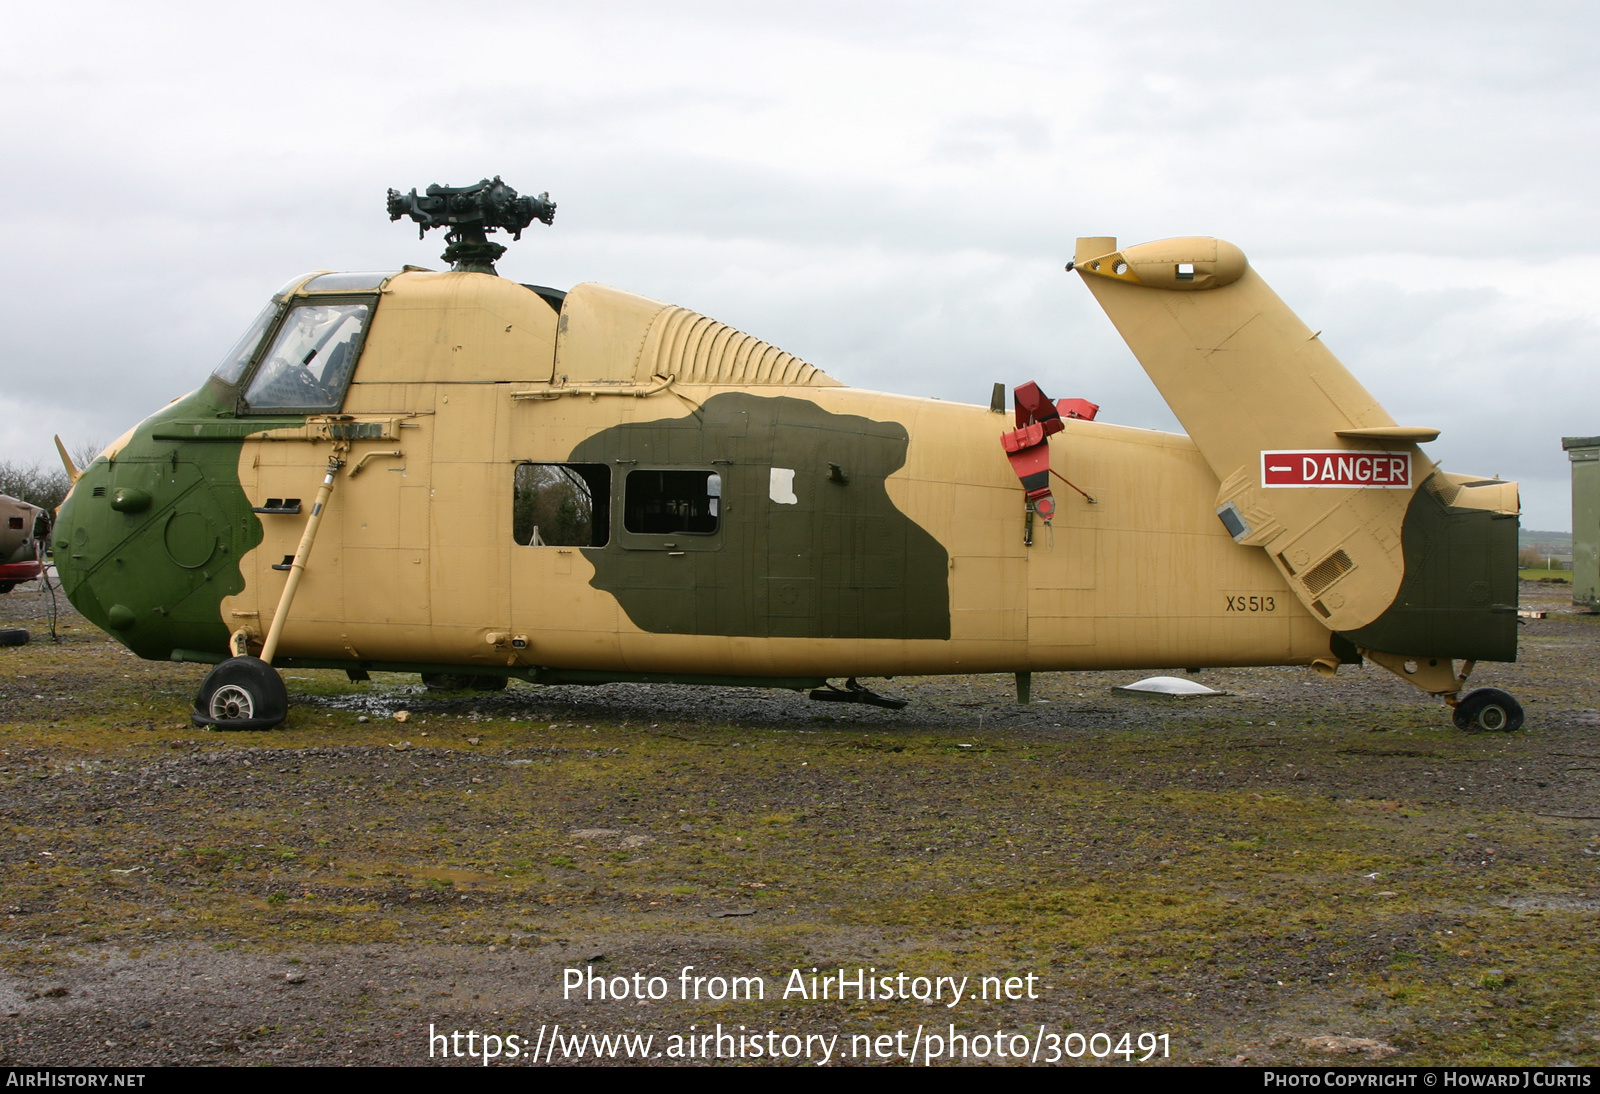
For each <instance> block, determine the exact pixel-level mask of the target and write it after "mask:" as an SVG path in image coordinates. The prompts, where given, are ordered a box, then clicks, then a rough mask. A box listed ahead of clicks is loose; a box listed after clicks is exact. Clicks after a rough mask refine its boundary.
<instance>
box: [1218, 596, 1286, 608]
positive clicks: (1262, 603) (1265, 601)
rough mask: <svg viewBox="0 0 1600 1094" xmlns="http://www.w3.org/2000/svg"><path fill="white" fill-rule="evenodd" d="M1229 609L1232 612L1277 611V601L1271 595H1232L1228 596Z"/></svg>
mask: <svg viewBox="0 0 1600 1094" xmlns="http://www.w3.org/2000/svg"><path fill="white" fill-rule="evenodd" d="M1228 610H1229V611H1230V612H1275V611H1277V610H1278V605H1277V603H1276V602H1275V601H1274V600H1273V598H1272V597H1270V596H1242V595H1241V596H1230V597H1228Z"/></svg>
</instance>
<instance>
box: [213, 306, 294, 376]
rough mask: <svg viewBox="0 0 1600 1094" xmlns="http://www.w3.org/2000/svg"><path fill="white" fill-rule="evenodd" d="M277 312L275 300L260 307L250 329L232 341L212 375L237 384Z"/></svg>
mask: <svg viewBox="0 0 1600 1094" xmlns="http://www.w3.org/2000/svg"><path fill="white" fill-rule="evenodd" d="M277 314H278V305H277V303H276V302H274V303H271V304H268V305H267V306H266V307H264V308H262V309H261V314H260V315H258V316H256V321H255V322H254V323H251V324H250V329H249V330H247V331H245V332H244V337H242V338H240V339H239V341H237V342H236V343H234V346H233V348H232V349H230V350H229V351H228V355H227V356H226V357H224V358H223V359H222V364H220V365H218V366H217V371H216V372H214V373H212V375H213V376H215V377H216V378H217V379H219V380H221V381H222V382H223V383H225V384H237V383H238V382H239V377H241V376H243V375H244V370H245V369H247V368H249V367H250V359H251V358H252V357H254V356H255V355H256V347H257V346H259V345H260V344H261V336H262V335H264V334H266V333H267V328H268V327H270V326H272V320H273V319H274V318H276V317H277Z"/></svg>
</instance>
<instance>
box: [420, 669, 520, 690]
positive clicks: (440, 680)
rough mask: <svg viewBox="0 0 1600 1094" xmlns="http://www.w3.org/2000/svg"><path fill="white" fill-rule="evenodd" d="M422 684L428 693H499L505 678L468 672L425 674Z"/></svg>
mask: <svg viewBox="0 0 1600 1094" xmlns="http://www.w3.org/2000/svg"><path fill="white" fill-rule="evenodd" d="M422 683H423V684H424V686H426V687H427V689H428V690H429V691H501V690H503V689H504V688H505V686H506V678H505V677H504V676H478V675H476V674H474V673H469V672H425V673H423V674H422Z"/></svg>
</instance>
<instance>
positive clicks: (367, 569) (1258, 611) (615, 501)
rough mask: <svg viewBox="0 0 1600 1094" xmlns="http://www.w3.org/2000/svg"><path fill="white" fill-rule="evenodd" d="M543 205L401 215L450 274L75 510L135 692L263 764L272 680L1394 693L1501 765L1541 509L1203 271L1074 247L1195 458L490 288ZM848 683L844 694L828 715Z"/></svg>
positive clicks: (76, 559)
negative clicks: (1477, 739)
mask: <svg viewBox="0 0 1600 1094" xmlns="http://www.w3.org/2000/svg"><path fill="white" fill-rule="evenodd" d="M555 208H556V207H555V204H554V203H553V202H551V201H550V200H549V195H548V194H541V195H539V196H538V197H532V196H526V195H519V194H518V193H517V192H516V191H515V190H514V189H512V188H511V187H510V186H508V185H506V184H505V183H504V182H502V181H501V179H500V178H499V177H496V178H494V179H493V180H489V179H485V180H483V181H481V182H479V183H477V184H475V185H472V186H465V187H445V186H430V187H428V188H427V190H426V191H425V192H424V193H422V194H419V193H418V192H417V191H416V190H412V191H411V192H410V193H408V194H402V193H400V192H398V191H394V190H391V191H389V195H388V213H389V216H390V219H391V220H400V219H404V218H409V219H410V220H411V221H412V222H413V223H415V224H416V225H417V226H418V233H419V236H423V235H425V233H426V232H428V231H429V230H432V229H436V228H442V229H444V230H445V239H446V242H447V247H446V250H445V252H444V255H443V257H444V260H445V261H446V262H448V263H450V267H451V268H450V269H448V270H445V271H439V272H434V271H428V270H424V269H422V268H419V267H413V266H405V267H403V268H401V269H399V270H389V271H378V272H354V273H330V272H320V273H315V274H307V275H304V276H300V277H296V278H294V279H293V280H291V281H290V282H289V283H288V284H286V285H284V286H283V288H282V289H280V290H279V291H278V292H276V293H273V294H272V296H271V297H270V299H269V301H268V302H267V304H266V306H265V307H264V308H263V310H262V311H261V313H260V314H259V315H258V316H257V317H256V319H255V321H254V322H253V323H252V324H251V325H250V327H249V328H248V329H247V330H246V331H245V333H244V334H243V336H241V338H240V339H239V341H238V343H237V344H236V345H235V346H234V347H233V348H232V349H231V350H229V351H228V353H227V354H226V355H225V356H224V358H223V360H222V363H221V364H220V365H218V366H217V368H216V370H215V371H214V372H213V373H212V374H211V375H210V376H209V377H208V378H207V379H206V380H205V381H204V382H203V383H202V384H201V385H200V386H199V387H198V388H197V389H196V390H195V391H193V392H192V393H190V394H189V395H187V396H185V397H183V398H181V399H179V400H177V401H175V402H173V403H172V404H171V405H169V406H167V407H165V408H163V409H162V410H160V411H157V412H156V413H154V414H152V415H151V416H150V417H148V418H146V419H145V420H144V421H142V422H140V423H139V424H138V425H136V426H134V427H133V428H132V429H130V430H129V431H128V432H127V433H126V434H124V435H123V436H122V437H121V438H119V439H118V440H117V441H115V442H114V443H113V444H111V445H110V446H109V447H107V448H106V450H105V451H104V452H103V453H101V454H100V455H99V456H98V457H97V458H96V459H95V460H94V461H93V462H92V464H91V465H90V466H88V467H86V468H83V469H82V470H81V471H80V470H79V469H77V468H76V467H74V466H72V464H71V461H70V460H67V459H66V457H65V456H63V459H64V461H65V462H66V464H67V469H68V473H69V476H70V477H72V478H73V480H74V483H73V488H72V491H71V493H70V495H69V496H68V497H67V499H66V501H65V502H64V503H63V505H62V506H61V509H60V513H59V520H58V522H57V531H56V539H55V542H56V564H57V568H58V570H59V573H60V578H61V583H62V586H63V587H64V589H65V591H66V593H67V595H68V596H69V597H70V598H71V600H72V602H73V604H74V605H76V606H77V608H78V609H79V610H80V611H81V612H82V613H83V614H84V615H85V616H86V617H88V618H89V619H90V620H91V621H93V622H94V623H95V624H96V625H98V626H99V627H101V628H103V629H104V630H106V631H107V633H109V634H110V635H112V636H113V637H115V638H116V639H117V640H118V641H120V642H121V643H123V644H124V645H125V646H127V647H128V648H129V649H130V650H132V651H133V652H135V653H136V654H138V655H139V656H141V657H145V658H151V659H157V660H171V661H180V662H199V663H206V664H211V665H213V666H214V667H213V668H212V669H211V670H210V672H209V674H208V675H207V677H206V678H205V681H204V683H203V684H202V686H201V687H200V690H199V693H198V694H197V696H196V698H195V705H194V711H193V720H194V722H195V724H196V725H201V726H207V727H214V728H217V729H240V730H253V729H266V728H270V727H272V726H275V725H278V724H279V723H281V722H282V721H283V720H284V718H285V716H286V714H287V712H288V709H289V698H288V694H287V691H286V688H285V685H284V683H283V679H282V677H281V676H280V674H279V670H280V669H284V668H291V669H292V668H323V669H344V670H345V671H346V672H347V673H348V674H349V676H350V678H351V679H353V680H360V679H366V678H368V674H369V673H371V672H374V671H384V672H405V673H417V674H420V675H421V676H422V678H423V680H424V682H426V683H429V684H430V685H439V686H475V687H480V688H484V689H493V688H499V687H504V686H505V683H506V681H507V680H508V679H512V678H515V679H519V680H524V681H529V682H533V683H537V684H547V685H556V684H575V685H584V684H600V683H610V682H625V681H637V682H670V683H679V684H686V685H702V686H705V685H717V686H750V687H767V688H786V689H792V690H797V691H808V692H810V694H811V696H812V698H815V699H818V700H824V701H830V702H850V703H866V704H873V705H880V706H889V707H899V706H904V705H905V704H904V703H903V702H902V701H900V700H897V699H893V698H890V697H887V696H884V695H880V694H878V693H877V692H874V691H873V690H871V689H870V688H868V687H866V686H865V685H863V684H862V683H860V680H862V679H864V678H872V677H894V676H904V675H919V674H947V673H1012V674H1015V676H1016V684H1017V695H1018V699H1019V701H1022V702H1027V701H1028V699H1029V692H1030V687H1031V679H1032V674H1033V673H1035V672H1042V671H1059V670H1081V669H1135V668H1153V667H1158V666H1174V665H1176V666H1192V667H1194V668H1195V669H1199V668H1201V667H1222V666H1249V665H1292V666H1304V667H1307V668H1309V669H1311V670H1312V671H1314V672H1316V673H1319V674H1321V675H1323V676H1332V675H1334V674H1335V673H1336V672H1337V671H1338V669H1339V668H1340V667H1341V666H1345V665H1355V664H1360V663H1362V662H1363V661H1364V660H1370V661H1372V662H1374V663H1376V664H1377V665H1380V666H1382V667H1383V668H1385V669H1387V670H1390V671H1392V672H1394V673H1395V674H1396V675H1398V676H1399V677H1400V678H1402V679H1404V680H1407V681H1408V682H1410V683H1411V684H1413V685H1415V686H1416V687H1417V688H1418V689H1419V690H1420V691H1422V692H1424V693H1427V694H1428V695H1431V696H1434V697H1436V698H1438V699H1442V700H1443V701H1444V702H1445V703H1446V704H1448V706H1449V708H1450V709H1451V711H1452V718H1453V720H1454V722H1455V723H1456V725H1458V726H1460V727H1462V728H1468V729H1479V730H1514V729H1516V728H1518V727H1519V726H1521V724H1522V722H1523V713H1522V709H1521V707H1520V705H1519V704H1518V703H1517V701H1516V699H1515V698H1513V697H1512V696H1511V695H1509V694H1507V693H1506V692H1504V691H1501V690H1499V689H1495V688H1477V689H1473V690H1468V689H1467V682H1468V678H1469V677H1470V675H1471V673H1472V671H1473V669H1474V667H1475V665H1476V663H1477V662H1479V661H1513V660H1515V659H1516V653H1517V618H1516V608H1517V574H1516V552H1517V524H1518V513H1519V502H1518V495H1517V484H1516V483H1514V482H1506V481H1502V480H1500V479H1498V478H1489V477H1477V476H1471V475H1460V474H1456V473H1453V472H1449V471H1445V470H1443V469H1442V468H1441V467H1439V466H1438V465H1437V464H1436V463H1434V462H1433V461H1432V460H1431V459H1430V458H1429V457H1428V456H1427V455H1426V454H1425V453H1424V451H1423V450H1422V448H1421V447H1420V446H1421V445H1422V444H1425V443H1426V442H1428V441H1431V440H1433V439H1434V438H1436V437H1437V436H1438V433H1439V431H1438V430H1437V429H1433V428H1425V427H1413V426H1403V425H1399V424H1396V423H1395V421H1394V420H1393V419H1392V418H1391V417H1390V416H1389V415H1388V414H1387V412H1385V410H1384V409H1383V408H1382V407H1381V406H1380V405H1379V404H1378V402H1377V401H1376V400H1375V399H1374V398H1373V397H1372V396H1371V395H1370V394H1369V393H1368V392H1367V390H1366V389H1365V388H1364V387H1363V386H1362V385H1361V383H1360V382H1359V381H1358V380H1357V379H1356V378H1355V377H1354V376H1353V375H1351V373H1350V372H1349V371H1348V370H1347V369H1346V368H1345V366H1344V365H1342V364H1341V363H1340V362H1339V360H1338V359H1337V358H1336V357H1335V356H1334V355H1333V353H1332V352H1331V351H1330V350H1329V349H1328V348H1327V347H1326V346H1325V345H1324V344H1323V342H1322V340H1321V337H1320V332H1313V331H1311V330H1310V329H1309V328H1308V327H1307V326H1306V325H1305V324H1304V323H1302V322H1301V321H1300V319H1299V318H1298V317H1296V315H1295V314H1294V313H1293V312H1292V311H1291V310H1290V309H1289V307H1288V306H1287V305H1286V304H1284V302H1283V301H1282V300H1281V299H1280V298H1279V297H1278V296H1277V295H1276V294H1275V293H1274V292H1273V291H1272V289H1271V288H1269V287H1268V286H1267V284H1266V282H1265V281H1264V280H1263V279H1262V278H1261V276H1260V275H1259V274H1258V273H1257V272H1256V271H1255V270H1254V268H1252V267H1251V265H1250V264H1249V262H1248V261H1247V259H1246V258H1245V255H1244V253H1243V252H1242V251H1241V250H1240V249H1239V248H1238V247H1236V246H1234V245H1233V244H1230V243H1227V242H1224V241H1221V240H1217V239H1212V238H1209V237H1188V238H1181V239H1168V240H1162V241H1157V242H1153V243H1145V244H1140V245H1137V246H1130V247H1119V246H1118V243H1117V241H1116V239H1114V238H1111V237H1084V238H1080V239H1079V240H1078V241H1077V245H1076V248H1075V253H1074V255H1073V258H1072V261H1070V262H1068V263H1067V265H1066V268H1067V270H1069V271H1072V272H1075V273H1076V274H1077V275H1078V277H1079V278H1080V279H1081V281H1082V282H1083V284H1084V285H1085V286H1086V287H1087V288H1088V290H1089V291H1090V292H1091V293H1092V294H1093V296H1094V297H1095V299H1096V300H1097V301H1098V303H1099V304H1100V305H1101V307H1102V308H1103V310H1104V311H1105V313H1106V315H1107V316H1108V318H1109V319H1110V320H1111V322H1112V323H1113V325H1114V326H1115V327H1116V328H1117V330H1118V331H1119V332H1120V333H1121V335H1122V337H1123V338H1124V340H1125V341H1126V342H1127V344H1128V346H1129V347H1130V348H1131V350H1132V351H1133V354H1134V356H1135V357H1136V358H1137V359H1138V360H1139V362H1140V364H1141V365H1142V366H1143V368H1144V369H1145V371H1146V372H1147V373H1148V374H1149V376H1150V378H1151V380H1152V381H1153V382H1154V383H1155V385H1156V387H1157V388H1158V389H1159V391H1160V392H1161V394H1162V396H1163V397H1164V398H1165V400H1166V402H1167V404H1168V405H1169V406H1170V407H1171V408H1172V410H1173V412H1174V414H1175V415H1176V417H1177V418H1178V420H1179V422H1180V423H1181V424H1182V426H1183V428H1184V430H1185V434H1173V433H1168V432H1160V431H1153V430H1147V429H1136V428H1130V427H1126V426H1120V425H1116V424H1112V423H1109V422H1105V421H1100V420H1097V418H1098V409H1099V408H1098V407H1097V406H1096V405H1095V404H1094V403H1092V402H1089V401H1088V400H1086V399H1078V398H1072V399H1060V400H1052V399H1051V398H1049V397H1048V396H1046V395H1045V394H1044V392H1043V391H1042V390H1041V388H1040V386H1039V384H1037V383H1035V382H1026V383H1022V384H1019V385H1016V386H1015V387H1013V388H1012V389H1011V390H1010V391H1009V395H1010V399H1009V403H1010V405H1009V406H1008V405H1007V403H1008V399H1007V395H1008V391H1007V387H1006V385H1005V384H1001V383H997V384H994V387H993V392H992V396H991V399H990V401H989V404H988V405H987V406H985V405H982V404H974V405H962V404H957V403H951V402H945V401H940V400H935V399H923V398H913V397H910V396H905V395H897V394H887V393H881V392H873V391H865V390H860V389H856V388H851V387H848V386H845V385H844V384H842V383H840V382H839V381H838V380H836V379H834V378H833V377H831V376H829V375H828V374H827V373H826V372H824V371H823V370H821V369H820V368H818V367H816V366H815V365H812V364H810V363H808V362H806V361H803V360H801V359H800V358H798V357H796V356H794V355H793V354H790V353H787V352H785V351H783V350H781V349H779V348H777V347H776V346H774V345H771V344H770V343H767V342H764V341H761V340H759V339H757V338H755V337H753V336H751V335H748V334H745V333H743V332H741V331H738V330H736V329H734V328H732V327H729V326H727V325H725V324H722V323H719V322H717V321H715V320H713V319H711V318H708V317H707V316H704V315H701V314H699V313H697V312H694V311H691V310H689V309H687V308H683V307H679V306H676V305H671V304H667V303H664V302H662V301H659V300H655V299H651V298H648V297H644V296H640V295H637V294H634V293H630V292H626V291H623V290H621V289H616V288H611V287H609V286H605V285H601V284H596V283H585V284H580V285H577V286H575V287H573V288H572V289H570V290H567V291H562V290H558V289H553V288H549V287H546V286H540V285H524V284H519V283H516V282H514V281H511V280H508V279H505V278H502V277H500V276H498V274H497V272H496V270H495V265H494V263H495V262H496V261H497V260H498V259H499V258H500V257H501V256H502V255H503V254H504V252H505V250H506V248H505V246H504V245H502V244H500V243H498V242H495V241H493V240H491V239H489V238H488V237H489V235H490V234H491V233H494V232H496V231H505V232H509V233H511V234H512V235H513V236H514V237H515V238H520V235H521V232H522V231H523V230H525V229H526V228H528V227H529V226H530V225H532V224H533V223H534V222H535V221H538V222H540V223H543V224H545V225H550V224H552V223H553V220H554V215H555ZM835 679H842V680H843V681H844V683H843V684H842V686H841V685H837V684H834V683H831V682H830V681H832V680H835Z"/></svg>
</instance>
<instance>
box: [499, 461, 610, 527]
mask: <svg viewBox="0 0 1600 1094" xmlns="http://www.w3.org/2000/svg"><path fill="white" fill-rule="evenodd" d="M511 534H512V536H513V537H514V538H515V539H516V541H517V542H518V543H520V544H521V545H522V546H524V547H604V546H605V545H606V543H607V542H609V541H610V539H611V468H609V467H607V466H606V465H605V464H603V463H523V464H518V465H517V475H516V482H515V486H514V488H513V498H512V510H511Z"/></svg>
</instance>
